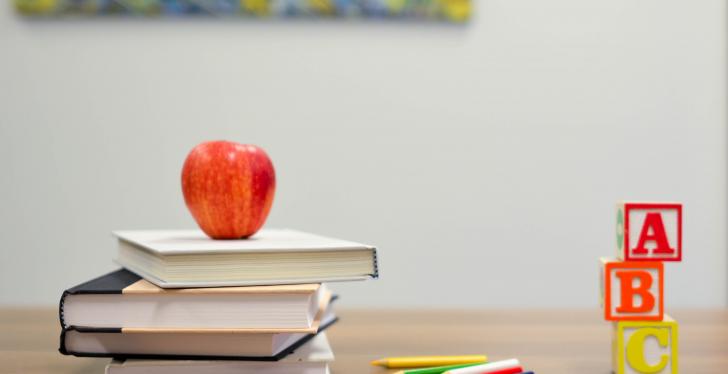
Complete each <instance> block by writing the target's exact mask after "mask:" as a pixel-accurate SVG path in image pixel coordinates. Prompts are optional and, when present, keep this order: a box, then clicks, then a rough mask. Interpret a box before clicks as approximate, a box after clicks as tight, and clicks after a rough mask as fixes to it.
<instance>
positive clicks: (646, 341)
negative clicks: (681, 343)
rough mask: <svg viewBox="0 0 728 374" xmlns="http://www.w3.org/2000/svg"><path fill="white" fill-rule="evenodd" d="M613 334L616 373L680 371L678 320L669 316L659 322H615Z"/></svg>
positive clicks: (668, 372) (666, 373) (655, 373)
mask: <svg viewBox="0 0 728 374" xmlns="http://www.w3.org/2000/svg"><path fill="white" fill-rule="evenodd" d="M612 338H613V340H612V348H613V354H614V357H613V359H614V373H615V374H631V373H640V374H641V373H650V374H675V373H677V372H678V365H677V361H678V360H677V357H678V329H677V322H675V321H674V320H673V319H672V318H670V317H669V316H667V315H666V316H665V320H663V321H656V322H636V321H620V322H615V323H614V335H613V337H612Z"/></svg>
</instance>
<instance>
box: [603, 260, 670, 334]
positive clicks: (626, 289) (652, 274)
mask: <svg viewBox="0 0 728 374" xmlns="http://www.w3.org/2000/svg"><path fill="white" fill-rule="evenodd" d="M602 263H603V268H602V274H603V275H602V277H603V279H602V283H603V285H604V287H603V292H604V295H603V300H604V319H606V320H607V321H661V320H662V317H663V315H664V304H663V285H664V280H663V278H664V266H663V265H662V262H645V261H639V262H621V261H616V260H609V259H603V260H602Z"/></svg>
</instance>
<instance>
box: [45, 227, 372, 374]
mask: <svg viewBox="0 0 728 374" xmlns="http://www.w3.org/2000/svg"><path fill="white" fill-rule="evenodd" d="M114 234H115V235H116V236H117V238H118V255H117V259H116V261H117V262H118V263H119V264H120V265H122V266H123V267H124V269H120V270H117V271H114V272H112V273H109V274H106V275H103V276H101V277H99V278H96V279H93V280H90V281H88V282H85V283H83V284H80V285H78V286H76V287H73V288H70V289H68V290H66V291H65V292H64V293H63V296H62V297H61V301H60V308H59V318H60V322H61V327H62V331H61V342H60V351H61V353H63V354H67V355H74V356H80V357H110V358H112V359H113V360H112V362H111V363H110V364H109V365H108V366H107V368H106V372H107V373H110V374H116V373H124V374H132V373H133V374H137V373H138V374H141V373H199V372H208V373H307V374H314V373H328V365H329V363H330V362H331V361H332V360H333V357H334V356H333V352H332V350H331V347H330V346H329V342H328V340H327V338H326V334H325V333H324V330H326V329H327V328H328V327H330V326H331V325H333V324H334V323H336V322H337V320H338V318H337V317H336V315H335V313H334V311H333V308H332V307H331V304H332V302H333V301H334V300H335V299H336V296H334V295H332V293H331V291H330V290H329V289H328V288H327V287H326V285H325V284H323V282H329V281H348V280H364V279H369V278H377V277H378V265H377V252H376V249H375V248H374V247H372V246H369V245H364V244H359V243H354V242H350V241H344V240H338V239H331V238H326V237H322V236H317V235H312V234H307V233H302V232H298V231H293V230H262V231H260V232H258V233H257V234H256V235H254V236H253V237H251V238H249V239H244V240H212V239H209V238H207V237H206V236H205V235H204V234H203V233H202V232H201V231H196V230H192V231H119V232H115V233H114Z"/></svg>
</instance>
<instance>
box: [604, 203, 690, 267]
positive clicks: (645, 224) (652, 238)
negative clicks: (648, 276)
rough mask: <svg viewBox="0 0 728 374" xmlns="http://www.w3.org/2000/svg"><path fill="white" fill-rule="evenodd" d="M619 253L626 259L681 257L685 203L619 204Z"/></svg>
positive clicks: (651, 259)
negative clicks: (683, 204) (683, 207)
mask: <svg viewBox="0 0 728 374" xmlns="http://www.w3.org/2000/svg"><path fill="white" fill-rule="evenodd" d="M617 257H618V258H620V259H623V260H625V261H682V204H680V203H632V202H624V203H620V204H618V205H617Z"/></svg>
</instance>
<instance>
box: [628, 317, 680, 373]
mask: <svg viewBox="0 0 728 374" xmlns="http://www.w3.org/2000/svg"><path fill="white" fill-rule="evenodd" d="M649 336H654V337H655V338H657V342H658V343H659V344H660V346H661V347H668V344H669V340H670V332H669V331H668V329H665V328H661V329H658V328H650V327H648V328H641V329H638V330H637V331H635V332H634V333H633V334H632V336H630V338H629V341H628V342H627V363H628V364H629V366H631V367H632V368H633V369H635V370H637V371H639V372H640V373H659V372H661V371H662V370H663V369H665V367H666V366H667V363H668V362H669V359H670V358H669V356H668V355H666V354H665V355H662V357H661V358H660V362H659V363H658V364H657V365H650V364H649V363H647V361H646V360H645V352H644V350H645V340H646V339H647V337H649Z"/></svg>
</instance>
